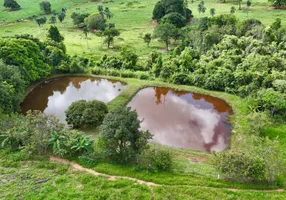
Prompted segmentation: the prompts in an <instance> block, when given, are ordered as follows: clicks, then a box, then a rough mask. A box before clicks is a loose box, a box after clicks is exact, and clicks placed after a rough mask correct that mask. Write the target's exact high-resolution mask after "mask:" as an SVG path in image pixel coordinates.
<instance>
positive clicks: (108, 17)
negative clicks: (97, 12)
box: [104, 7, 113, 19]
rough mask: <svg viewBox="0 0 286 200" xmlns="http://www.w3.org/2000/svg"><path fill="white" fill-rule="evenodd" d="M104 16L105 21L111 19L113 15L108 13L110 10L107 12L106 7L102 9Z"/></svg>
mask: <svg viewBox="0 0 286 200" xmlns="http://www.w3.org/2000/svg"><path fill="white" fill-rule="evenodd" d="M104 14H105V16H106V18H107V19H110V18H112V17H113V14H112V13H111V12H110V10H109V8H108V7H106V8H105V9H104Z"/></svg>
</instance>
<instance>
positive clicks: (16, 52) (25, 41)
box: [0, 37, 51, 84]
mask: <svg viewBox="0 0 286 200" xmlns="http://www.w3.org/2000/svg"><path fill="white" fill-rule="evenodd" d="M4 47H5V48H4ZM42 48H43V44H42V43H41V42H40V41H37V39H35V38H31V39H29V38H28V37H27V38H21V37H19V38H0V55H1V58H2V60H3V62H4V63H5V64H7V65H14V66H17V67H18V68H19V70H20V72H21V77H22V79H23V80H24V81H25V83H27V84H29V83H31V82H33V81H35V80H37V79H40V78H43V77H46V76H47V75H49V74H50V73H51V67H50V66H49V65H48V64H46V62H45V57H44V55H43V52H42ZM23 52H24V53H23Z"/></svg>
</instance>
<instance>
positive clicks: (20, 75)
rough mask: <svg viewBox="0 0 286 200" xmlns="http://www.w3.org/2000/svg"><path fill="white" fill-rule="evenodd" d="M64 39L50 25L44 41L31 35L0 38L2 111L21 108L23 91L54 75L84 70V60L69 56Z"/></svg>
mask: <svg viewBox="0 0 286 200" xmlns="http://www.w3.org/2000/svg"><path fill="white" fill-rule="evenodd" d="M63 40H64V38H63V37H62V36H61V35H60V33H59V31H58V29H57V27H55V26H51V27H50V29H49V30H48V33H47V37H46V40H45V41H40V40H39V39H36V38H33V36H31V35H18V36H15V37H11V38H0V69H1V70H0V96H1V98H0V110H1V111H2V112H3V113H6V114H9V113H12V112H15V111H17V110H18V109H19V104H20V102H21V100H22V95H23V93H24V90H25V89H26V87H27V86H28V85H30V84H31V83H33V82H34V81H36V80H39V79H42V78H45V77H47V76H49V75H51V74H55V73H62V72H71V73H79V72H83V71H84V69H83V68H84V66H85V62H86V61H85V59H83V58H80V57H77V56H75V57H70V56H69V55H67V54H66V47H65V45H64V44H63Z"/></svg>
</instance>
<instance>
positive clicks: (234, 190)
mask: <svg viewBox="0 0 286 200" xmlns="http://www.w3.org/2000/svg"><path fill="white" fill-rule="evenodd" d="M50 161H52V162H58V163H62V164H65V165H67V164H69V165H70V166H71V167H72V168H73V169H74V170H78V171H84V172H87V173H89V174H92V175H94V176H103V177H106V178H107V179H108V180H111V181H114V180H116V179H127V180H130V181H134V182H136V183H138V184H144V185H147V186H149V187H150V186H162V187H164V186H165V187H166V186H167V187H200V188H206V189H209V188H214V187H208V186H196V185H162V184H156V183H153V182H148V181H143V180H140V179H137V178H131V177H128V176H112V175H108V174H103V173H100V172H97V171H95V170H92V169H88V168H85V167H83V166H81V165H79V164H77V163H76V162H71V161H68V160H66V159H62V158H59V157H55V156H50ZM150 189H151V192H152V193H153V189H152V187H150ZM219 189H225V190H229V191H233V192H237V191H248V192H284V189H283V188H280V189H275V190H253V189H235V188H219Z"/></svg>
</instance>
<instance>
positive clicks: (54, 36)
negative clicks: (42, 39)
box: [47, 26, 64, 42]
mask: <svg viewBox="0 0 286 200" xmlns="http://www.w3.org/2000/svg"><path fill="white" fill-rule="evenodd" d="M47 38H50V39H51V40H53V41H55V42H62V41H63V40H64V37H63V36H62V35H61V34H60V32H59V29H58V28H57V27H56V26H51V27H50V28H49V30H48V34H47Z"/></svg>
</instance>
